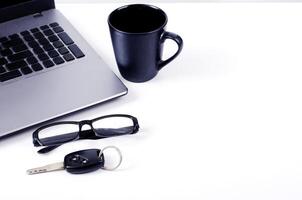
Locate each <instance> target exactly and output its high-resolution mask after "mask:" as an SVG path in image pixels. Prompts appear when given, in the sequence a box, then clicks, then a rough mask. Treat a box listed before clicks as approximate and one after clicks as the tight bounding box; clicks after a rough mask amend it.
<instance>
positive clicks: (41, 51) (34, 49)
mask: <svg viewBox="0 0 302 200" xmlns="http://www.w3.org/2000/svg"><path fill="white" fill-rule="evenodd" d="M33 51H34V53H35V54H41V53H44V50H43V49H42V48H41V47H35V48H33Z"/></svg>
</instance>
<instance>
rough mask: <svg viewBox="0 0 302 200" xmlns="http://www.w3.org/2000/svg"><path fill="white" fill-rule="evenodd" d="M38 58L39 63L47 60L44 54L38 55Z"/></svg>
mask: <svg viewBox="0 0 302 200" xmlns="http://www.w3.org/2000/svg"><path fill="white" fill-rule="evenodd" d="M38 58H39V59H40V60H41V61H44V60H47V59H49V57H48V55H47V54H45V53H42V54H39V55H38Z"/></svg>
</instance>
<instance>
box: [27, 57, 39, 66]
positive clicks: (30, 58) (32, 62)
mask: <svg viewBox="0 0 302 200" xmlns="http://www.w3.org/2000/svg"><path fill="white" fill-rule="evenodd" d="M26 61H27V63H28V64H30V65H32V64H35V63H37V62H38V59H37V58H35V57H34V56H32V57H28V58H27V59H26Z"/></svg>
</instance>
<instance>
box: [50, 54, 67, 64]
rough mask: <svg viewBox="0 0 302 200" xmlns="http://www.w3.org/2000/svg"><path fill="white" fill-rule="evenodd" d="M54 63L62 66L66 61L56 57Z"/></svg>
mask: <svg viewBox="0 0 302 200" xmlns="http://www.w3.org/2000/svg"><path fill="white" fill-rule="evenodd" d="M53 62H54V63H55V64H56V65H60V64H62V63H64V62H65V61H64V59H63V58H61V57H60V56H59V57H55V58H54V59H53Z"/></svg>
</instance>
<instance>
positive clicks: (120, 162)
mask: <svg viewBox="0 0 302 200" xmlns="http://www.w3.org/2000/svg"><path fill="white" fill-rule="evenodd" d="M106 149H114V150H115V151H116V152H117V153H118V156H119V162H118V163H117V165H116V166H115V167H112V168H108V167H105V166H104V167H102V169H103V170H107V171H113V170H116V169H117V168H118V167H119V166H120V165H121V164H122V160H123V156H122V152H121V150H120V149H119V148H117V147H116V146H107V147H104V148H103V149H101V151H100V153H99V157H101V156H102V154H104V151H105V150H106Z"/></svg>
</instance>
